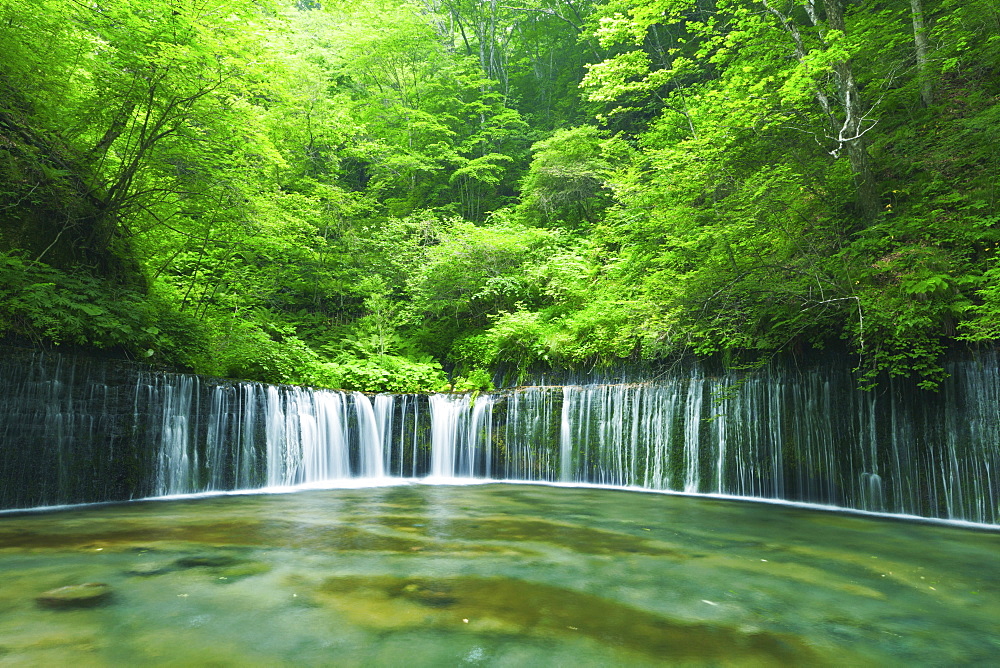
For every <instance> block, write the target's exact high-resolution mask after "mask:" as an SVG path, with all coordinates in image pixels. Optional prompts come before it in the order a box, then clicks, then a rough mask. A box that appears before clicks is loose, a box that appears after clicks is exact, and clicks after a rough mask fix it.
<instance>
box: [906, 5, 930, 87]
mask: <svg viewBox="0 0 1000 668" xmlns="http://www.w3.org/2000/svg"><path fill="white" fill-rule="evenodd" d="M910 15H911V17H912V18H913V45H914V49H915V51H916V54H917V79H918V80H919V81H920V101H921V102H923V103H924V106H925V107H929V106H930V105H931V103H932V102H933V101H934V84H933V82H932V81H931V73H930V71H929V69H928V65H927V54H928V52H929V51H930V42H929V41H928V39H927V28H926V26H925V25H924V7H923V2H922V0H910Z"/></svg>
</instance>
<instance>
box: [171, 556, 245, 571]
mask: <svg viewBox="0 0 1000 668" xmlns="http://www.w3.org/2000/svg"><path fill="white" fill-rule="evenodd" d="M238 562H239V560H238V559H237V558H236V557H231V556H229V555H228V554H193V555H191V556H189V557H181V558H180V559H178V560H177V561H175V562H174V563H175V564H176V565H177V566H179V567H180V568H198V567H200V566H207V567H209V568H219V567H222V566H232V565H234V564H236V563H238Z"/></svg>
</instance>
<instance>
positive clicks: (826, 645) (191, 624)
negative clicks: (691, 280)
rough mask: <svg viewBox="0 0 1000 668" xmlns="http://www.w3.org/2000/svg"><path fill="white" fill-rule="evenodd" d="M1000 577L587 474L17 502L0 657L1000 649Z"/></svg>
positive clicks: (875, 653) (696, 656) (763, 510)
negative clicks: (83, 589)
mask: <svg viewBox="0 0 1000 668" xmlns="http://www.w3.org/2000/svg"><path fill="white" fill-rule="evenodd" d="M998 572H1000V533H998V532H996V531H984V530H972V529H967V528H961V527H954V526H944V525H938V524H927V523H918V522H913V521H905V520H898V519H882V518H873V517H867V516H859V515H847V514H840V513H834V512H824V511H817V510H809V509H803V508H797V507H789V506H781V505H773V504H761V503H748V502H737V501H726V500H718V499H706V498H691V497H684V496H673V495H664V494H655V493H640V492H628V491H614V490H601V489H590V488H560V487H549V486H541V485H513V484H484V485H467V486H437V485H427V484H399V485H394V486H388V487H372V488H363V489H332V490H314V491H300V492H296V493H286V494H256V495H228V496H214V497H205V498H193V499H182V500H157V501H144V502H132V503H125V504H119V505H101V506H88V507H77V508H69V509H64V510H54V511H47V512H27V513H17V514H5V515H0V582H2V583H3V585H2V587H0V665H14V666H18V665H24V666H57V665H59V666H75V667H78V666H123V665H130V666H209V665H211V666H241V667H242V666H286V665H287V666H292V665H295V666H326V665H336V666H397V665H402V666H408V667H410V666H459V665H482V666H517V667H521V666H560V665H561V666H572V667H573V668H580V667H583V666H608V665H629V666H643V665H664V664H670V665H692V666H726V665H733V666H737V665H738V666H744V665H809V666H817V665H831V666H832V665H837V666H843V665H907V666H912V665H996V663H997V662H1000V626H998V622H997V620H1000V582H998V578H997V574H998ZM94 582H100V583H105V584H107V585H109V586H110V588H111V591H112V595H111V597H110V598H109V599H107V600H106V601H103V602H102V603H101V604H99V605H96V606H94V607H89V608H70V609H51V608H47V607H43V606H41V605H39V604H38V602H37V601H36V598H37V597H38V596H40V595H41V594H42V593H43V592H46V591H49V590H52V589H55V588H59V587H64V586H68V585H79V584H84V583H94Z"/></svg>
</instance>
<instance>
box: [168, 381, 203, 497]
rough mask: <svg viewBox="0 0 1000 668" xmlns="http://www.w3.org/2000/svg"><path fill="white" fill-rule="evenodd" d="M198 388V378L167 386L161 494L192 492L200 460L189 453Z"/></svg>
mask: <svg viewBox="0 0 1000 668" xmlns="http://www.w3.org/2000/svg"><path fill="white" fill-rule="evenodd" d="M197 385H198V378H197V377H196V376H178V377H176V382H173V383H165V384H164V385H163V387H162V388H161V391H162V392H163V395H164V397H163V409H162V411H163V412H162V413H161V423H160V447H159V452H160V457H159V473H158V480H159V482H160V484H159V489H158V492H159V494H161V495H165V494H179V493H182V492H186V491H188V489H189V488H190V483H191V478H192V471H193V469H194V468H195V467H196V465H197V459H196V458H195V456H194V454H193V453H192V452H191V450H190V445H191V429H190V428H191V421H192V419H193V417H194V416H195V414H196V413H195V411H194V407H193V404H192V401H193V399H194V394H195V388H196V387H197Z"/></svg>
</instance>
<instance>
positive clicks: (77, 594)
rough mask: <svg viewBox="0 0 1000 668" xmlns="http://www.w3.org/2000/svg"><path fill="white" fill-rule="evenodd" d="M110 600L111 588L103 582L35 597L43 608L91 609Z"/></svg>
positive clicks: (90, 583)
mask: <svg viewBox="0 0 1000 668" xmlns="http://www.w3.org/2000/svg"><path fill="white" fill-rule="evenodd" d="M110 598H111V587H110V586H109V585H106V584H104V583H103V582H86V583H84V584H78V585H69V586H67V587H59V588H58V589H50V590H49V591H47V592H45V593H43V594H40V595H39V596H37V597H35V601H37V602H38V605H40V606H42V607H43V608H55V609H68V608H92V607H94V606H97V605H101V604H102V603H104V602H106V601H107V600H109V599H110Z"/></svg>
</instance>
